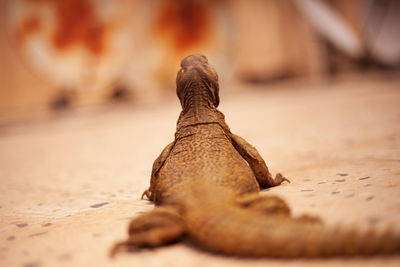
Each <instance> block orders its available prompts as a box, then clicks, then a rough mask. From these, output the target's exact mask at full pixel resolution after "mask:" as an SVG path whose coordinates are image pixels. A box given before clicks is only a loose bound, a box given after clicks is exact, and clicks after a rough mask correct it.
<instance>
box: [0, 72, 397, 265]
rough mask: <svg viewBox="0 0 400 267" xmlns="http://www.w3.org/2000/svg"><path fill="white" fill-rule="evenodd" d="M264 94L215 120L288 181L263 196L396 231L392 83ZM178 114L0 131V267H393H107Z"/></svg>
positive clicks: (180, 253)
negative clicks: (223, 122) (274, 196)
mask: <svg viewBox="0 0 400 267" xmlns="http://www.w3.org/2000/svg"><path fill="white" fill-rule="evenodd" d="M263 89H265V88H262V86H259V87H258V88H255V89H253V90H251V91H241V90H237V91H236V93H230V94H228V95H227V96H226V97H224V96H223V97H222V99H221V106H220V110H221V111H222V112H224V113H225V115H226V119H227V122H228V124H229V125H230V127H231V130H232V131H233V132H234V133H236V134H239V135H241V136H242V137H244V138H245V139H247V140H248V141H249V142H251V143H252V144H253V145H255V146H256V147H257V148H258V150H259V151H260V153H261V155H262V156H263V157H264V159H265V161H266V162H267V164H268V165H269V167H270V170H271V171H272V172H273V173H275V172H278V171H279V172H282V173H283V174H284V175H285V176H287V177H288V178H289V179H290V180H291V181H292V183H291V184H284V185H282V186H280V187H276V188H272V189H270V190H269V191H266V192H265V194H278V195H280V196H283V197H284V198H285V199H286V200H287V201H288V202H289V204H290V206H291V207H292V210H293V212H294V214H296V215H297V214H301V213H310V214H314V215H319V216H321V217H322V218H323V220H324V221H325V223H326V224H328V225H336V224H338V223H342V224H345V225H353V226H355V227H358V228H360V229H365V228H369V227H373V228H376V229H378V230H379V229H385V228H387V227H391V228H392V229H393V230H394V231H397V232H400V224H399V222H400V90H399V89H400V82H399V81H385V82H383V81H379V80H369V81H362V80H361V81H360V80H359V81H347V82H341V83H339V84H337V83H336V84H329V85H328V84H326V85H319V86H311V87H307V86H301V85H300V86H298V85H297V86H295V85H293V86H292V85H287V86H286V87H282V88H275V89H273V90H263ZM221 90H225V89H224V88H222V89H221ZM179 111H180V110H179V103H178V101H177V100H175V99H171V101H168V102H167V103H165V104H162V105H158V106H145V107H134V108H129V109H128V108H127V109H120V108H119V109H117V110H108V111H107V112H106V111H102V112H99V113H95V114H81V115H79V116H74V115H68V116H66V117H65V118H62V119H60V120H55V121H49V122H41V123H37V124H30V125H16V126H9V127H3V128H0V218H1V219H0V266H25V267H28V266H29V267H42V266H228V265H229V266H266V265H267V264H268V265H269V266H317V265H323V266H350V265H351V266H383V265H385V266H399V265H400V257H399V256H397V257H387V258H384V257H374V258H364V259H363V258H352V259H345V258H334V259H328V260H324V259H314V260H305V259H297V260H276V259H256V260H255V259H239V258H234V257H224V256H219V255H212V254H209V253H207V252H204V251H201V250H199V249H197V248H196V247H193V246H191V245H190V244H176V245H173V246H170V247H165V248H160V249H156V250H145V251H142V252H138V253H131V254H123V255H120V256H119V257H117V258H116V259H115V260H110V259H109V258H108V251H109V249H110V247H111V246H112V244H113V243H114V242H115V241H118V240H121V239H124V238H125V236H126V228H127V224H128V222H129V219H130V218H132V217H133V216H136V215H138V214H140V213H142V212H144V211H147V210H150V209H151V208H152V204H151V203H149V202H148V201H145V200H140V195H141V193H142V191H143V190H145V189H146V188H147V186H148V184H149V176H150V168H151V165H152V162H153V160H154V159H155V158H156V156H158V154H159V153H160V152H161V150H162V148H164V146H165V145H167V144H168V143H169V142H170V141H171V140H172V138H173V134H174V130H175V122H176V119H177V116H178V113H179ZM238 230H240V229H238ZM294 238H295V237H294Z"/></svg>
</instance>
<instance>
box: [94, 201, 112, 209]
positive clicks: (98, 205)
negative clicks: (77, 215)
mask: <svg viewBox="0 0 400 267" xmlns="http://www.w3.org/2000/svg"><path fill="white" fill-rule="evenodd" d="M107 204H109V202H101V203H97V204H93V205H91V206H90V207H91V208H92V209H97V208H100V207H103V206H105V205H107Z"/></svg>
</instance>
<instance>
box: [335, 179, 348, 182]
mask: <svg viewBox="0 0 400 267" xmlns="http://www.w3.org/2000/svg"><path fill="white" fill-rule="evenodd" d="M345 181H346V179H336V180H335V182H338V183H343V182H345Z"/></svg>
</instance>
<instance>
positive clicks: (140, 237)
mask: <svg viewBox="0 0 400 267" xmlns="http://www.w3.org/2000/svg"><path fill="white" fill-rule="evenodd" d="M128 232H129V238H128V240H126V241H123V242H119V243H117V244H115V245H114V247H113V248H112V249H111V251H110V256H111V257H114V256H115V255H116V254H117V253H118V252H120V251H122V250H126V251H129V250H135V249H139V248H151V247H158V246H163V245H167V244H171V243H173V242H176V241H177V240H178V239H179V238H180V237H181V236H182V235H183V234H184V232H185V228H184V224H183V222H182V219H181V217H180V216H179V215H178V214H177V213H176V212H174V211H173V210H171V209H168V208H164V207H160V208H156V209H155V210H154V211H151V212H149V213H146V214H143V215H141V216H140V217H138V218H136V219H133V220H132V221H131V222H130V224H129V231H128Z"/></svg>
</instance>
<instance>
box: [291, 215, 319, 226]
mask: <svg viewBox="0 0 400 267" xmlns="http://www.w3.org/2000/svg"><path fill="white" fill-rule="evenodd" d="M295 220H297V221H299V222H304V223H309V224H320V225H322V224H323V222H322V220H321V218H319V217H317V216H312V215H308V214H303V215H301V216H299V217H297V218H295Z"/></svg>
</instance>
